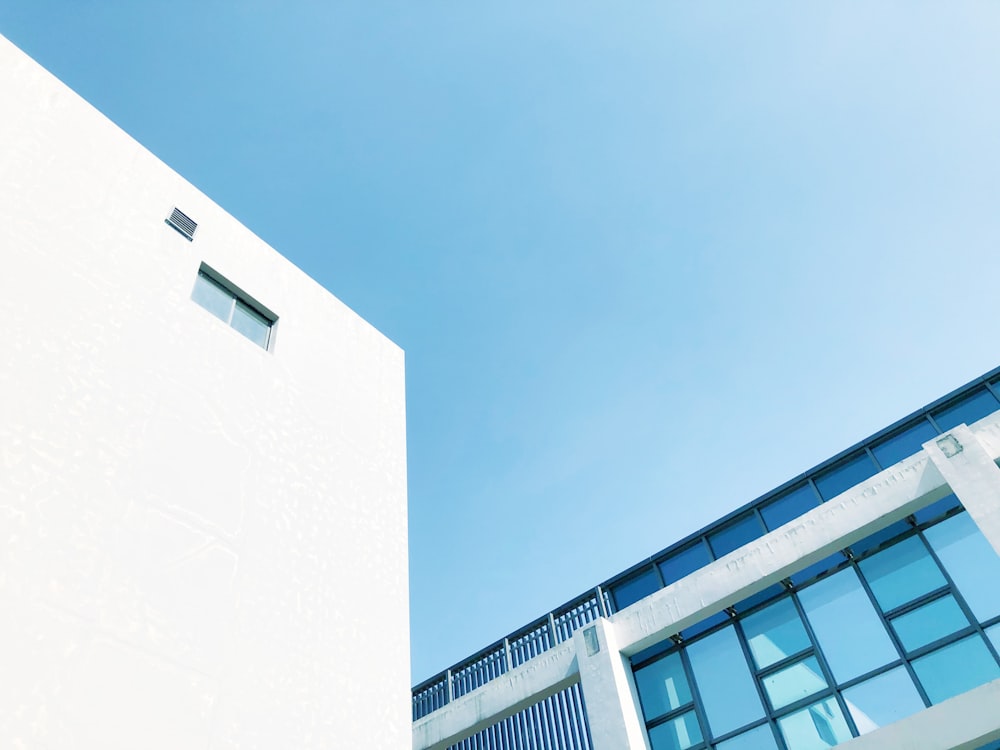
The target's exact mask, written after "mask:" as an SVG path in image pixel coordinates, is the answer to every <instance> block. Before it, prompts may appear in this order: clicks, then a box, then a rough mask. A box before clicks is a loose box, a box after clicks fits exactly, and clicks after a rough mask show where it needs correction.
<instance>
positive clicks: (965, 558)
mask: <svg viewBox="0 0 1000 750" xmlns="http://www.w3.org/2000/svg"><path fill="white" fill-rule="evenodd" d="M924 534H925V535H926V536H927V541H928V542H930V545H931V548H932V549H933V550H934V551H935V552H936V553H937V556H938V558H939V559H940V560H941V564H942V565H944V569H945V570H947V571H948V575H950V576H951V579H952V581H954V582H955V586H956V587H957V588H958V590H959V592H961V594H962V598H964V599H965V601H966V603H967V604H968V605H969V608H970V609H971V610H972V614H974V615H975V616H976V618H978V619H979V620H988V619H990V618H992V617H995V616H996V615H1000V557H998V556H997V553H996V552H994V551H993V547H991V546H990V543H989V542H988V541H986V537H984V536H983V534H982V532H981V531H980V530H979V527H978V526H976V522H975V521H973V520H972V517H971V516H970V515H969V514H968V513H959V514H958V515H957V516H952V517H951V518H949V519H947V520H946V521H942V522H941V523H939V524H936V525H934V526H931V527H930V528H929V529H927V531H925V532H924Z"/></svg>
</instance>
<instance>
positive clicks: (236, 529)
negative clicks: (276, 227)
mask: <svg viewBox="0 0 1000 750" xmlns="http://www.w3.org/2000/svg"><path fill="white" fill-rule="evenodd" d="M0 101H2V102H3V106H2V113H3V114H2V117H0V258H2V260H3V265H2V271H0V319H2V320H3V322H4V349H5V354H4V356H2V357H0V748H5V749H7V748H10V749H11V750H14V749H20V748H59V749H66V750H68V749H70V748H88V749H89V748H94V749H95V750H96V749H100V750H115V749H121V750H136V748H143V749H144V750H153V749H154V748H163V749H164V750H167V749H168V748H169V749H170V750H176V749H177V748H184V749H185V750H198V749H203V748H204V749H206V750H207V749H209V748H212V749H216V748H236V747H239V748H296V750H299V749H303V748H333V747H343V748H402V747H406V746H408V745H409V744H410V708H409V697H408V692H407V687H408V683H409V638H408V586H407V543H406V452H405V423H404V420H405V415H404V385H403V354H402V352H401V350H400V349H399V348H398V347H396V346H395V345H394V344H393V343H392V342H390V341H388V340H387V339H386V338H385V337H384V336H382V335H381V334H379V332H378V331H376V330H374V329H373V328H372V327H371V326H370V325H368V324H367V323H366V322H365V321H363V320H362V319H361V318H359V317H358V316H357V315H356V314H355V313H353V312H352V311H351V310H349V309H347V308H346V307H345V306H344V305H343V304H342V303H341V302H339V301H338V300H337V299H336V298H334V297H333V296H332V295H331V294H330V293H329V292H327V291H326V290H325V289H323V288H321V287H320V286H319V285H318V284H317V283H315V282H314V281H312V280H311V279H310V278H308V277H307V276H306V275H305V274H304V273H302V272H301V271H300V270H299V269H297V268H296V267H294V266H293V265H292V264H291V263H290V262H288V261H287V260H285V259H284V258H282V257H281V256H280V255H279V254H278V253H277V252H275V251H274V250H273V249H271V248H270V247H268V246H267V245H266V244H265V243H264V242H262V241H261V240H260V239H258V238H257V237H255V236H254V235H253V234H252V233H251V232H250V231H248V230H247V229H246V228H245V227H243V226H242V225H240V224H239V223H238V222H237V221H236V220H234V219H233V218H232V217H231V216H229V215H228V214H227V213H226V212H225V211H223V210H222V209H221V208H219V207H218V206H217V205H215V204H214V203H213V202H212V201H211V200H209V199H208V198H207V197H206V196H204V195H203V194H202V193H200V192H199V191H198V190H197V189H195V188H194V187H193V186H192V185H190V184H189V183H187V182H185V181H184V180H183V179H182V178H181V177H180V176H178V175H177V174H175V173H174V172H173V171H171V170H170V169H169V168H168V167H167V166H165V165H164V164H163V163H161V162H160V161H158V160H157V159H156V157H154V156H153V155H152V154H150V153H149V152H148V151H147V150H145V149H144V148H143V147H142V146H140V145H139V144H138V143H136V142H135V141H134V140H133V139H132V138H130V137H129V136H128V135H126V134H125V133H124V132H122V131H121V130H120V129H119V128H117V127H116V126H115V125H114V124H113V123H111V122H110V121H109V120H107V119H106V118H105V117H104V116H103V115H101V114H100V113H99V112H97V111H96V110H95V109H94V108H93V107H91V106H90V105H88V104H87V103H86V102H84V101H83V100H81V99H80V98H79V97H78V96H77V95H75V94H74V93H73V92H72V91H70V90H69V89H67V88H66V87H65V86H64V85H63V84H61V83H60V82H59V81H57V80H56V79H55V78H53V77H52V76H51V75H50V74H49V73H47V72H46V71H45V70H43V69H42V68H40V67H39V66H38V65H37V64H36V63H35V62H33V61H32V60H31V59H29V58H28V57H27V56H26V55H24V54H23V53H22V52H20V51H19V50H18V49H16V48H15V47H14V46H13V45H11V44H10V43H9V42H8V41H6V40H4V39H2V38H0ZM175 210H176V211H175ZM171 217H172V218H173V223H172V224H171V223H168V222H167V221H166V220H167V219H169V218H171ZM192 230H193V238H192V234H191V233H192Z"/></svg>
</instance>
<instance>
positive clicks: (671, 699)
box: [635, 653, 691, 721]
mask: <svg viewBox="0 0 1000 750" xmlns="http://www.w3.org/2000/svg"><path fill="white" fill-rule="evenodd" d="M635 686H636V689H637V690H638V691H639V700H640V702H641V703H642V713H643V715H644V716H645V717H646V720H647V721H649V720H651V719H655V718H656V717H657V716H662V715H663V714H665V713H667V712H668V711H673V710H674V709H675V708H680V707H681V706H683V705H685V704H687V703H690V702H691V688H690V687H688V681H687V675H685V674H684V665H683V664H682V663H681V655H680V654H679V653H673V654H670V656H668V657H666V658H665V659H660V660H659V661H656V662H653V663H652V664H649V665H647V666H645V667H643V668H642V669H637V670H636V671H635Z"/></svg>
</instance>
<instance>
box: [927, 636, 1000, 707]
mask: <svg viewBox="0 0 1000 750" xmlns="http://www.w3.org/2000/svg"><path fill="white" fill-rule="evenodd" d="M913 671H914V672H916V673H917V679H919V680H920V684H921V685H923V687H924V692H926V693H927V697H928V698H930V699H931V703H940V702H941V701H943V700H947V699H948V698H951V697H953V696H956V695H959V694H961V693H964V692H965V691H966V690H971V689H972V688H974V687H977V686H978V685H982V684H983V683H986V682H989V681H990V680H995V679H996V678H997V677H1000V667H998V666H997V662H996V659H994V658H993V655H992V654H991V653H990V652H989V650H988V649H987V648H986V643H985V642H984V641H983V639H982V638H981V637H980V636H978V635H972V636H969V637H968V638H963V639H962V640H960V641H958V642H957V643H952V644H949V645H947V646H945V647H944V648H939V649H938V650H937V651H933V652H931V653H930V654H928V655H927V656H921V657H920V658H919V659H914V661H913Z"/></svg>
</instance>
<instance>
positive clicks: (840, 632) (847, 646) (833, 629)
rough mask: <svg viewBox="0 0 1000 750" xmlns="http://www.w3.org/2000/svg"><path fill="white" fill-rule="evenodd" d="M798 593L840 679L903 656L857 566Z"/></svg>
mask: <svg viewBox="0 0 1000 750" xmlns="http://www.w3.org/2000/svg"><path fill="white" fill-rule="evenodd" d="M798 596H799V601H800V602H802V607H803V609H804V610H805V612H806V618H807V619H808V620H809V624H810V625H812V629H813V633H814V634H815V636H816V639H817V641H818V642H819V646H820V649H821V650H822V651H823V654H824V655H825V656H826V661H827V664H829V665H830V669H831V670H832V671H833V676H834V678H836V680H837V682H846V681H847V680H850V679H853V678H855V677H859V676H860V675H863V674H864V673H865V672H870V671H871V670H873V669H876V668H877V667H881V666H882V665H884V664H888V663H889V662H891V661H895V660H896V659H898V658H899V654H898V653H897V651H896V647H895V646H893V645H892V640H891V639H890V638H889V634H888V633H886V632H885V628H884V627H883V626H882V621H881V619H880V618H879V616H878V614H877V613H876V612H875V607H874V606H873V605H872V603H871V599H869V598H868V594H866V593H865V590H864V588H863V587H862V585H861V581H859V580H858V576H857V573H855V572H854V568H846V569H844V570H841V571H840V572H839V573H834V574H833V575H831V576H830V577H829V578H824V579H822V580H820V581H817V582H816V583H814V584H812V585H810V586H808V587H807V588H804V589H802V591H801V592H799V594H798Z"/></svg>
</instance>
